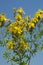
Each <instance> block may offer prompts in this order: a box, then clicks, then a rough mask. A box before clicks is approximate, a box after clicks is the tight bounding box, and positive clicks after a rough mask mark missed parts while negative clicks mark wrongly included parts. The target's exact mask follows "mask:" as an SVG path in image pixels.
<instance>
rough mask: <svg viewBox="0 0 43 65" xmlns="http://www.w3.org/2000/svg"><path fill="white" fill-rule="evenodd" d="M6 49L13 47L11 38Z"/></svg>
mask: <svg viewBox="0 0 43 65" xmlns="http://www.w3.org/2000/svg"><path fill="white" fill-rule="evenodd" d="M7 44H8V49H13V48H14V42H13V41H12V40H11V41H8V43H7Z"/></svg>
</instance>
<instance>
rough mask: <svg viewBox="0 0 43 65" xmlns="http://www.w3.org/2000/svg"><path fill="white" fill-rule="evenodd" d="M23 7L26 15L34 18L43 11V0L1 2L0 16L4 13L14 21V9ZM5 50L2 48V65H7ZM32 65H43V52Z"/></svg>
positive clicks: (8, 0) (0, 51)
mask: <svg viewBox="0 0 43 65" xmlns="http://www.w3.org/2000/svg"><path fill="white" fill-rule="evenodd" d="M14 7H15V8H19V7H22V8H23V9H24V10H25V12H26V15H31V16H33V15H34V13H35V12H36V11H37V10H38V9H43V0H0V14H1V13H2V12H4V13H5V14H6V16H7V17H8V18H11V19H14V17H13V8H14ZM2 53H3V49H2V48H1V47H0V65H10V63H8V64H7V62H6V60H5V59H4V58H3V57H2V56H3V55H2ZM30 65H43V51H41V52H38V53H37V54H36V55H35V56H34V57H33V58H32V59H31V62H30Z"/></svg>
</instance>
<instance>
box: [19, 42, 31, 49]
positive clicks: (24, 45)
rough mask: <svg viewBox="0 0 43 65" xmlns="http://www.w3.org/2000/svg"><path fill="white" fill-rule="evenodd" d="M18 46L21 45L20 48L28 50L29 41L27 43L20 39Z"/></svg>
mask: <svg viewBox="0 0 43 65" xmlns="http://www.w3.org/2000/svg"><path fill="white" fill-rule="evenodd" d="M20 46H21V47H22V48H24V49H28V50H30V45H29V43H27V42H24V41H20Z"/></svg>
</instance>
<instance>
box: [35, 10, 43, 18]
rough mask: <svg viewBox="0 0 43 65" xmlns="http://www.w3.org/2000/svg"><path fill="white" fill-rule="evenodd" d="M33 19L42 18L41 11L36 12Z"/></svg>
mask: <svg viewBox="0 0 43 65" xmlns="http://www.w3.org/2000/svg"><path fill="white" fill-rule="evenodd" d="M35 17H37V18H38V17H39V18H43V10H38V12H36V14H35Z"/></svg>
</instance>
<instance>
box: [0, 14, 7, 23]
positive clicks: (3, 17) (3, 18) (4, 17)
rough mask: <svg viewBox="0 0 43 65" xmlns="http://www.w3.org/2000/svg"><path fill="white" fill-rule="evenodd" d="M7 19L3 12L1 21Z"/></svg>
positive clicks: (0, 16) (0, 17)
mask: <svg viewBox="0 0 43 65" xmlns="http://www.w3.org/2000/svg"><path fill="white" fill-rule="evenodd" d="M6 20H7V18H6V16H5V15H4V14H1V15H0V22H4V21H6Z"/></svg>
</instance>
